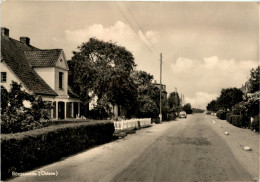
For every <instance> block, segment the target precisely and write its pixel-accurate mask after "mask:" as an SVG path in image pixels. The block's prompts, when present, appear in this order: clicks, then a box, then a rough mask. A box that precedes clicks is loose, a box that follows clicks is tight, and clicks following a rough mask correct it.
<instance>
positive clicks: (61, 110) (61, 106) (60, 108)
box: [58, 102, 65, 119]
mask: <svg viewBox="0 0 260 182" xmlns="http://www.w3.org/2000/svg"><path fill="white" fill-rule="evenodd" d="M58 118H59V119H64V118H65V104H64V102H58Z"/></svg>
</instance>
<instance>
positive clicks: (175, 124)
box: [13, 114, 259, 182]
mask: <svg viewBox="0 0 260 182" xmlns="http://www.w3.org/2000/svg"><path fill="white" fill-rule="evenodd" d="M212 119H214V118H213V116H206V115H205V114H194V115H189V116H188V118H187V119H178V120H177V121H172V122H167V123H163V124H160V125H153V126H152V127H149V128H146V129H142V130H139V131H137V133H136V134H134V135H128V136H127V137H126V138H124V139H120V140H117V141H114V142H111V143H108V144H105V145H102V146H99V147H95V148H93V149H90V150H87V151H85V152H82V153H80V154H78V155H75V156H72V157H69V158H66V159H64V160H63V161H60V162H57V163H54V164H51V165H48V166H44V167H42V168H40V169H37V170H34V171H45V172H54V171H57V172H58V176H36V177H32V176H30V177H19V178H15V179H14V180H13V181H119V182H121V181H149V182H150V181H174V182H178V181H181V182H182V181H183V182H188V181H193V182H194V181H252V180H253V179H254V178H255V177H257V176H258V170H259V166H258V161H259V147H257V146H259V144H256V145H254V150H253V151H251V152H246V151H244V150H243V149H242V144H240V143H239V142H240V141H243V138H244V139H245V137H243V136H242V138H240V139H239V138H234V137H235V136H236V135H237V136H238V137H239V136H241V133H242V134H243V135H245V136H247V135H252V136H247V137H250V138H253V139H254V140H255V141H258V143H259V140H258V137H259V136H258V134H255V133H252V132H251V131H249V130H246V131H245V129H240V128H236V127H234V126H232V125H228V123H226V122H225V123H221V122H224V121H218V120H217V119H214V120H215V121H216V123H214V124H213V123H212ZM220 124H221V127H220ZM225 127H226V128H229V130H232V133H230V136H226V135H224V130H225ZM233 132H234V133H235V132H236V135H233ZM232 136H233V138H232ZM237 136H236V137H237ZM245 142H246V141H245ZM239 144H240V147H236V146H239Z"/></svg>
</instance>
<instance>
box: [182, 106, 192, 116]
mask: <svg viewBox="0 0 260 182" xmlns="http://www.w3.org/2000/svg"><path fill="white" fill-rule="evenodd" d="M183 110H184V111H185V112H186V113H187V114H192V108H191V104H190V103H187V104H185V105H184V106H183Z"/></svg>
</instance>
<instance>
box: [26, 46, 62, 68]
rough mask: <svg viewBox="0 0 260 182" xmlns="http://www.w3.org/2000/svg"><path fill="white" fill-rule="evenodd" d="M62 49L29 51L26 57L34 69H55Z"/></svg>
mask: <svg viewBox="0 0 260 182" xmlns="http://www.w3.org/2000/svg"><path fill="white" fill-rule="evenodd" d="M61 52H62V49H49V50H29V51H25V56H26V58H27V60H28V62H29V64H30V65H31V66H32V67H53V66H55V65H56V62H57V60H58V59H59V57H60V54H61Z"/></svg>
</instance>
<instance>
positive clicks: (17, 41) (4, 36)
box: [1, 35, 40, 50]
mask: <svg viewBox="0 0 260 182" xmlns="http://www.w3.org/2000/svg"><path fill="white" fill-rule="evenodd" d="M1 37H3V38H8V39H11V40H12V41H15V42H16V43H19V44H21V45H23V46H27V47H30V48H34V49H35V50H40V49H39V48H37V47H34V46H32V45H31V44H30V45H27V44H24V43H22V42H21V41H19V40H16V39H14V38H12V37H9V36H7V35H1Z"/></svg>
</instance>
